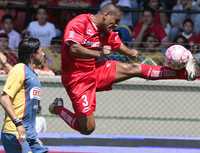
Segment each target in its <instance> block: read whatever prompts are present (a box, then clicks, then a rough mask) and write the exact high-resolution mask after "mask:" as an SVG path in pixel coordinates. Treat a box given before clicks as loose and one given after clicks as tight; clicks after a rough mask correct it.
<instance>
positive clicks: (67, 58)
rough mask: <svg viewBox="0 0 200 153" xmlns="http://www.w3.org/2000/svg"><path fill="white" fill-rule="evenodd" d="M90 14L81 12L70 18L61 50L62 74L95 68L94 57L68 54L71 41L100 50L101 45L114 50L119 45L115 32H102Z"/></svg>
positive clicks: (85, 71)
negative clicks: (84, 57) (79, 56)
mask: <svg viewBox="0 0 200 153" xmlns="http://www.w3.org/2000/svg"><path fill="white" fill-rule="evenodd" d="M91 17H92V14H81V15H79V16H77V17H75V18H74V19H72V20H71V21H70V22H69V23H68V24H67V26H66V28H65V31H64V39H63V45H62V51H61V55H62V56H61V57H62V63H61V64H62V75H64V74H66V73H77V72H81V73H87V72H89V71H92V70H94V69H95V64H96V59H95V58H87V59H83V58H77V57H74V56H72V55H71V54H70V52H69V51H70V50H69V49H70V48H69V46H70V44H71V42H74V43H78V44H81V45H82V46H84V47H86V48H88V49H94V50H101V49H102V47H103V46H105V45H106V46H110V47H111V49H112V50H116V49H118V48H119V47H120V45H121V40H120V38H119V35H118V33H117V32H113V31H110V32H107V33H103V32H100V31H99V30H98V28H97V27H96V25H95V24H94V23H93V22H92V20H91Z"/></svg>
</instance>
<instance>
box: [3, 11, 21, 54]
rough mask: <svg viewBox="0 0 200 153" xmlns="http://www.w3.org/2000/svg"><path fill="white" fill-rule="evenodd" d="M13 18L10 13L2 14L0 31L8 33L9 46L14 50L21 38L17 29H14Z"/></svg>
mask: <svg viewBox="0 0 200 153" xmlns="http://www.w3.org/2000/svg"><path fill="white" fill-rule="evenodd" d="M13 20H14V19H13V17H12V16H11V15H8V14H6V15H4V16H3V17H2V19H1V22H2V30H0V33H1V32H4V33H6V34H7V35H8V38H9V44H8V46H9V48H10V49H12V50H16V49H17V48H18V45H19V42H20V40H21V36H20V34H19V33H18V32H17V31H15V30H14V25H13Z"/></svg>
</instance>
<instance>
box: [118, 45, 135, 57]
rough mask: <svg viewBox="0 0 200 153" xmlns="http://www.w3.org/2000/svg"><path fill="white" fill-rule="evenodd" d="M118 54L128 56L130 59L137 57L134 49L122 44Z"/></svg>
mask: <svg viewBox="0 0 200 153" xmlns="http://www.w3.org/2000/svg"><path fill="white" fill-rule="evenodd" d="M119 52H120V53H122V54H124V55H127V56H129V57H130V58H136V57H137V56H138V51H137V50H136V49H129V48H128V47H126V45H124V44H123V43H122V44H121V46H120V48H119Z"/></svg>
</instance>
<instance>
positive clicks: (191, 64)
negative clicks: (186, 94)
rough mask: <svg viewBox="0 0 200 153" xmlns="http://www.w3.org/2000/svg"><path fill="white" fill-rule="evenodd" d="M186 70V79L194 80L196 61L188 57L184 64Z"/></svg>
mask: <svg viewBox="0 0 200 153" xmlns="http://www.w3.org/2000/svg"><path fill="white" fill-rule="evenodd" d="M186 71H187V75H188V80H189V81H191V80H195V79H196V62H195V60H194V58H190V59H189V60H188V62H187V64H186Z"/></svg>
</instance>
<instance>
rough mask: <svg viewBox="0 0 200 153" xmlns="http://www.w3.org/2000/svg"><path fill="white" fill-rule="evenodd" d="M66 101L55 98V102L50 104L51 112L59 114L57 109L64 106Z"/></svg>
mask: <svg viewBox="0 0 200 153" xmlns="http://www.w3.org/2000/svg"><path fill="white" fill-rule="evenodd" d="M63 105H64V103H63V99H62V98H55V99H54V101H53V103H51V104H50V105H49V112H50V113H51V114H57V113H56V111H55V109H56V108H59V107H63Z"/></svg>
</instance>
